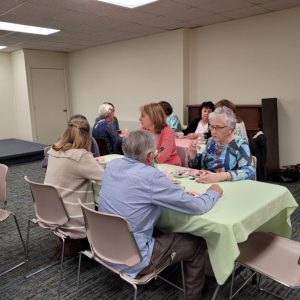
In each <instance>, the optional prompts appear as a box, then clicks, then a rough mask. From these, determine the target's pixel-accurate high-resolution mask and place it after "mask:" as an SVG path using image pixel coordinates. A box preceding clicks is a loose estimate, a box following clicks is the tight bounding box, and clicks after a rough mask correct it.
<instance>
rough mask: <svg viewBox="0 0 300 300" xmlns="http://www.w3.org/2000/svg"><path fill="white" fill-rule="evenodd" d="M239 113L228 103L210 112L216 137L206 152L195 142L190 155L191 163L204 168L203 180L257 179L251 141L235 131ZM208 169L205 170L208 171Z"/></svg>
mask: <svg viewBox="0 0 300 300" xmlns="http://www.w3.org/2000/svg"><path fill="white" fill-rule="evenodd" d="M235 126H236V117H235V115H234V113H233V111H232V110H231V109H230V108H228V107H225V106H224V107H218V108H216V110H215V111H214V112H212V113H211V114H210V115H209V129H210V131H211V135H212V137H211V138H210V139H209V140H208V142H207V145H206V148H205V150H204V152H203V153H197V150H196V142H192V143H191V145H190V147H189V149H188V155H189V158H190V161H189V164H190V166H191V167H194V168H198V169H201V171H200V174H199V175H200V176H199V178H198V179H197V181H198V182H200V183H213V182H219V181H235V180H243V179H253V177H254V174H255V169H254V166H253V162H252V157H251V154H250V149H249V145H248V143H247V141H246V140H245V139H244V138H243V137H240V136H236V135H235V134H234V130H235ZM204 170H205V171H204Z"/></svg>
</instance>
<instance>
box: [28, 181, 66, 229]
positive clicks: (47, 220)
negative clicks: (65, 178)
mask: <svg viewBox="0 0 300 300" xmlns="http://www.w3.org/2000/svg"><path fill="white" fill-rule="evenodd" d="M24 178H25V180H26V181H27V182H28V183H29V186H30V190H31V195H32V200H33V207H34V211H35V215H36V217H37V219H38V221H41V222H43V223H44V225H48V226H49V227H53V226H54V227H59V226H61V225H64V224H65V223H67V222H68V221H69V219H70V217H69V215H68V212H67V210H66V208H65V205H64V203H63V201H62V199H61V197H60V195H59V193H58V191H57V189H56V188H55V187H54V186H51V185H47V184H41V183H36V182H32V181H30V180H29V179H28V178H27V176H25V177H24Z"/></svg>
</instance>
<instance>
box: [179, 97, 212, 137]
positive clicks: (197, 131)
mask: <svg viewBox="0 0 300 300" xmlns="http://www.w3.org/2000/svg"><path fill="white" fill-rule="evenodd" d="M214 110H215V106H214V104H213V103H212V102H211V101H207V102H203V103H202V104H201V105H200V108H199V111H200V117H199V118H196V119H194V120H193V121H192V122H191V123H190V124H189V125H188V127H187V128H186V129H185V130H182V132H183V133H184V135H186V136H187V138H189V139H191V140H194V139H196V138H199V137H201V138H204V139H207V138H208V137H210V135H209V128H208V116H209V114H210V113H211V112H213V111H214Z"/></svg>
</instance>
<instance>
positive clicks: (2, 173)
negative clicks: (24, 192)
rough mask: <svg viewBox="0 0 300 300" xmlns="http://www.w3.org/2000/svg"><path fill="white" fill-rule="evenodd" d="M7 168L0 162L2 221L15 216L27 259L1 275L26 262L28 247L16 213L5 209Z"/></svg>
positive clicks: (0, 218) (0, 214) (0, 215)
mask: <svg viewBox="0 0 300 300" xmlns="http://www.w3.org/2000/svg"><path fill="white" fill-rule="evenodd" d="M7 170H8V167H7V166H6V165H3V164H0V202H2V203H3V208H0V222H4V221H5V220H7V219H8V217H9V216H13V217H14V220H15V223H16V226H17V230H18V233H19V237H20V240H21V243H22V247H23V249H24V257H25V260H24V261H22V262H20V263H19V264H17V265H16V266H14V267H11V268H10V269H8V270H5V271H3V272H2V273H0V276H2V275H4V274H6V273H8V272H10V271H12V270H14V269H16V268H18V267H20V266H22V265H24V264H25V262H26V248H25V243H24V240H23V237H22V234H21V231H20V227H19V223H18V220H17V217H16V216H15V214H14V213H13V212H11V211H8V210H6V209H5V208H6V204H7V199H6V175H7Z"/></svg>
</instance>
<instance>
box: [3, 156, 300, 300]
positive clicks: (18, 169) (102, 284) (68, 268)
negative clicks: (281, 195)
mask: <svg viewBox="0 0 300 300" xmlns="http://www.w3.org/2000/svg"><path fill="white" fill-rule="evenodd" d="M25 175H27V176H28V177H29V178H30V179H32V180H33V181H38V182H43V179H44V170H42V169H41V168H40V162H39V161H38V162H32V163H26V164H20V165H13V166H10V167H9V173H8V180H7V192H8V195H7V198H8V206H7V209H9V210H11V211H13V212H14V213H15V214H16V216H17V218H18V220H19V224H20V226H21V230H22V234H23V236H24V237H25V236H26V228H27V221H28V219H29V218H30V217H32V216H33V209H32V200H31V195H30V191H29V188H28V186H27V184H26V182H25V181H24V178H23V177H24V176H25ZM285 186H286V187H287V188H289V189H290V191H291V192H292V194H293V195H294V197H295V199H296V200H297V202H298V203H299V202H300V183H294V184H285ZM292 224H293V239H295V240H298V241H300V211H299V209H297V210H296V212H295V213H294V214H293V216H292ZM0 241H1V244H0V249H1V251H0V273H1V272H2V270H4V269H5V268H8V267H10V266H12V265H14V264H16V263H17V262H20V261H22V259H23V257H24V254H23V252H22V250H23V249H22V246H21V243H20V241H19V239H18V235H17V231H16V228H15V224H14V222H13V218H10V219H9V220H7V221H5V222H2V223H0ZM57 243H58V241H57V240H56V239H55V237H54V236H53V235H52V234H47V233H46V232H45V230H41V229H40V228H39V227H36V228H34V229H33V230H32V234H31V243H30V244H31V247H30V258H31V262H30V267H31V268H35V267H37V266H39V265H40V264H43V263H45V262H46V261H47V260H48V256H50V255H51V254H52V253H53V249H54V248H55V245H56V244H57ZM299 255H300V254H299ZM77 263H78V260H77V257H76V258H72V259H69V260H67V261H66V262H65V265H64V280H63V284H62V296H61V299H66V300H67V299H75V290H76V278H77ZM177 271H179V270H178V266H174V267H172V268H170V269H168V271H166V272H165V276H166V277H168V278H171V279H172V280H175V281H176V280H177V278H176V277H177V274H178V273H179V272H177ZM58 274H59V267H58V266H56V267H53V268H51V269H49V270H47V271H45V272H43V273H40V274H38V275H36V276H33V277H31V278H29V279H24V275H25V269H24V267H20V268H18V269H16V270H14V271H12V272H11V273H9V274H6V275H5V276H3V277H1V281H0V299H1V300H2V299H3V300H4V299H5V300H12V299H14V300H17V299H20V300H25V299H33V300H37V299H47V300H50V299H56V298H57V283H58ZM240 282H241V278H240V277H239V278H237V279H236V283H237V284H238V283H240ZM263 282H264V283H265V284H266V285H267V287H268V288H269V289H272V291H273V292H278V293H279V294H280V295H281V296H284V297H287V298H288V299H291V300H294V299H300V291H299V292H297V291H293V290H289V289H288V288H285V287H282V286H281V285H279V284H276V283H274V282H273V281H271V280H268V279H263ZM228 294H229V284H226V285H225V286H223V287H222V289H221V292H220V293H219V296H218V297H217V299H218V300H222V299H227V298H228ZM79 295H80V296H79V299H91V300H92V299H132V297H133V288H132V287H131V286H130V285H128V284H126V283H125V282H124V281H122V280H121V279H119V278H118V277H117V276H116V275H114V274H113V273H111V272H110V271H108V270H107V269H105V268H103V267H101V266H100V265H98V264H96V263H94V262H92V261H89V260H87V259H83V261H82V272H81V285H80V294H79ZM138 296H139V299H155V300H156V299H182V296H181V293H180V292H178V291H177V290H175V289H174V288H172V287H170V286H168V285H167V284H165V283H164V282H162V281H160V280H159V279H158V280H156V281H153V282H151V283H150V284H148V285H146V286H143V287H140V288H139V290H138ZM235 299H237V300H242V299H243V300H244V299H258V300H259V299H264V300H267V299H273V297H272V296H268V295H267V294H264V293H261V292H257V290H256V288H255V286H253V285H251V284H248V285H247V286H246V287H245V288H244V289H243V290H242V291H241V292H240V294H238V295H237V296H236V298H235Z"/></svg>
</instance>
